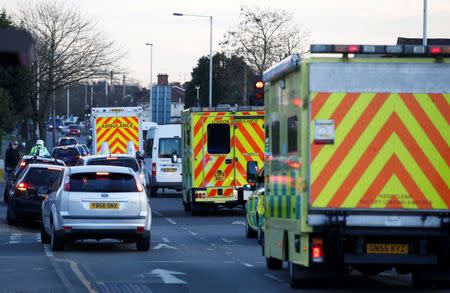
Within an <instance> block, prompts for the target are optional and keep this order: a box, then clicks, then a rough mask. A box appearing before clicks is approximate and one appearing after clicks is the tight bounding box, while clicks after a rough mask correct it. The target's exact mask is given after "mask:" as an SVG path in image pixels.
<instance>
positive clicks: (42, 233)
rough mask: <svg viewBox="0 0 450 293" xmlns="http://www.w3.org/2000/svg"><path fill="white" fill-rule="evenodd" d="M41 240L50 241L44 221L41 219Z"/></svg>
mask: <svg viewBox="0 0 450 293" xmlns="http://www.w3.org/2000/svg"><path fill="white" fill-rule="evenodd" d="M41 242H42V243H43V244H49V243H50V236H49V235H48V234H47V231H45V227H44V223H43V222H42V221H41Z"/></svg>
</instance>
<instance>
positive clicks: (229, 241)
mask: <svg viewBox="0 0 450 293" xmlns="http://www.w3.org/2000/svg"><path fill="white" fill-rule="evenodd" d="M221 239H222V241H223V242H225V243H232V242H233V241H232V240H228V239H226V238H221Z"/></svg>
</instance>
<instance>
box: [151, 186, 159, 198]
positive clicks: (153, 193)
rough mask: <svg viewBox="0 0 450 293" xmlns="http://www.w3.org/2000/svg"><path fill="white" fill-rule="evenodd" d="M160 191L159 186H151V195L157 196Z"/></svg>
mask: <svg viewBox="0 0 450 293" xmlns="http://www.w3.org/2000/svg"><path fill="white" fill-rule="evenodd" d="M157 193H158V187H150V197H156V195H157Z"/></svg>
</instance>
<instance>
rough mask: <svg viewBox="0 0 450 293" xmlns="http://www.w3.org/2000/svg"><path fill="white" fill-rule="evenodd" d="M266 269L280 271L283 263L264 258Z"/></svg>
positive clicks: (271, 258) (274, 259)
mask: <svg viewBox="0 0 450 293" xmlns="http://www.w3.org/2000/svg"><path fill="white" fill-rule="evenodd" d="M266 267H267V268H268V269H269V270H281V269H282V268H283V261H282V260H279V259H276V258H273V257H266Z"/></svg>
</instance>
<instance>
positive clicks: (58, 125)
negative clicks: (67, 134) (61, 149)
mask: <svg viewBox="0 0 450 293" xmlns="http://www.w3.org/2000/svg"><path fill="white" fill-rule="evenodd" d="M46 124H47V130H48V131H52V130H53V118H49V119H48V121H47V123H46ZM55 126H56V130H59V131H61V132H62V129H63V121H62V119H61V118H56V119H55Z"/></svg>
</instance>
